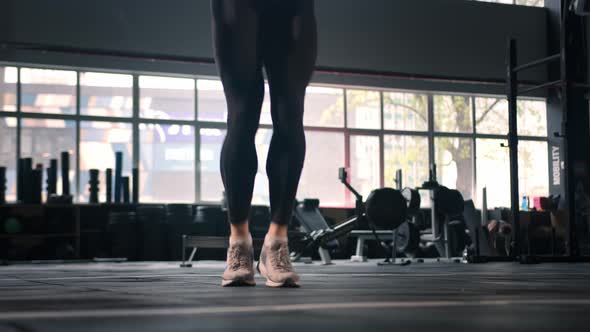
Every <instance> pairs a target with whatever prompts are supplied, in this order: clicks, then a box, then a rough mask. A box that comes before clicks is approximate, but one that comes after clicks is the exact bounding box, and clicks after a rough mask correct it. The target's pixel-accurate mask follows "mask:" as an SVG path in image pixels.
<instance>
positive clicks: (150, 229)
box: [136, 205, 168, 261]
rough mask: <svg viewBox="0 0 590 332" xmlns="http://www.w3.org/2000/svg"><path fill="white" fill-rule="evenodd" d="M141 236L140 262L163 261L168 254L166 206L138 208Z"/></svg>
mask: <svg viewBox="0 0 590 332" xmlns="http://www.w3.org/2000/svg"><path fill="white" fill-rule="evenodd" d="M136 213H137V221H138V226H139V233H140V234H141V236H140V239H141V241H140V248H141V249H140V255H139V256H140V257H139V259H140V260H144V261H163V260H166V259H168V257H167V256H168V255H167V254H166V251H167V250H166V220H167V218H166V214H167V211H166V206H164V205H143V206H138V207H137V212H136Z"/></svg>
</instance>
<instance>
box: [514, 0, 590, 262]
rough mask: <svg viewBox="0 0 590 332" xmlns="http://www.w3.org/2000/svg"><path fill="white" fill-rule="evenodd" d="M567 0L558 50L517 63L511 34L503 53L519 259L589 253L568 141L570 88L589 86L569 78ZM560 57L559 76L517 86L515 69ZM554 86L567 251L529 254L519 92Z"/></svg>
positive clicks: (570, 136)
mask: <svg viewBox="0 0 590 332" xmlns="http://www.w3.org/2000/svg"><path fill="white" fill-rule="evenodd" d="M570 3H571V2H570V1H569V0H565V1H564V3H563V8H562V15H561V26H560V52H559V53H557V54H553V55H550V56H547V57H545V58H542V59H538V60H534V61H531V62H528V63H525V64H522V65H517V42H516V40H515V39H514V38H510V39H509V41H508V45H507V57H506V94H507V99H508V127H509V131H508V147H509V155H510V207H511V217H512V223H513V233H514V234H515V235H514V236H513V240H512V241H513V242H512V249H513V252H512V257H513V258H517V257H518V258H520V260H521V262H522V263H535V262H588V261H590V257H584V256H581V255H580V249H579V243H578V239H577V217H578V214H577V210H576V203H575V188H574V186H573V185H572V179H573V177H574V173H573V164H574V160H573V156H572V153H570V151H569V145H570V141H571V140H572V139H573V136H574V133H573V132H572V130H570V128H571V122H572V121H570V119H569V118H570V112H573V110H572V109H571V107H570V104H569V102H570V100H569V98H570V97H569V94H570V92H571V90H572V89H574V88H580V89H590V85H589V84H587V83H574V82H572V81H571V78H570V77H569V76H570V75H569V74H568V68H569V67H568V66H571V64H570V59H569V56H568V48H569V45H568V41H567V40H568V38H567V37H568V36H569V34H568V26H567V23H568V21H567V19H568V16H569V15H570V14H571V12H570V9H569V4H570ZM557 61H559V69H560V74H559V80H555V81H549V82H545V83H541V84H538V85H535V86H531V87H526V88H522V89H519V83H520V82H519V80H518V73H519V72H522V71H525V70H528V69H531V68H535V67H539V66H543V65H549V64H551V63H553V62H557ZM547 88H555V89H558V91H559V96H560V99H561V100H560V101H561V103H560V104H561V106H560V108H561V111H562V114H563V122H562V131H564V132H562V133H554V135H555V136H556V137H560V138H564V155H565V158H564V162H565V170H566V172H567V176H566V181H565V193H566V202H567V204H568V211H569V220H568V223H567V225H568V226H567V228H568V232H567V248H566V249H567V254H566V255H565V256H531V255H525V254H524V252H523V251H522V248H521V243H520V242H521V241H520V239H519V237H520V236H519V235H520V204H519V203H520V197H519V180H518V121H517V111H518V105H517V100H518V96H519V95H521V94H525V93H530V92H533V91H537V90H540V89H547Z"/></svg>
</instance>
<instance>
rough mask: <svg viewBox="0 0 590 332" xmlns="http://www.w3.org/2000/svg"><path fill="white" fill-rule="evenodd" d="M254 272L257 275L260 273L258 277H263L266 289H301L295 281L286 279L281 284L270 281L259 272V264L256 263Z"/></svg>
mask: <svg viewBox="0 0 590 332" xmlns="http://www.w3.org/2000/svg"><path fill="white" fill-rule="evenodd" d="M256 270H258V273H260V275H261V276H263V277H264V278H265V279H266V286H267V287H270V288H299V287H301V285H300V284H299V282H297V281H295V280H293V279H286V280H285V281H283V282H276V281H272V280H270V279H269V278H268V277H267V276H266V275H265V274H264V273H262V271H261V270H260V262H258V264H256Z"/></svg>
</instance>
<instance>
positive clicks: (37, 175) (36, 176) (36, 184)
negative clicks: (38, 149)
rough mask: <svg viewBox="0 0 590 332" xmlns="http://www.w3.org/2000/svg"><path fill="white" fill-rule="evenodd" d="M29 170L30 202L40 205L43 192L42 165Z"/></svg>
mask: <svg viewBox="0 0 590 332" xmlns="http://www.w3.org/2000/svg"><path fill="white" fill-rule="evenodd" d="M40 166H41V167H40V168H35V169H32V170H31V173H30V174H31V189H30V191H31V201H30V203H33V204H41V202H42V195H41V193H42V192H43V165H40Z"/></svg>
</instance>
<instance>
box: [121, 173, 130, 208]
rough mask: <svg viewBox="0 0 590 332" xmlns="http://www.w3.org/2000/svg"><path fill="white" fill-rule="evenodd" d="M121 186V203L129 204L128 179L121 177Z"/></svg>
mask: <svg viewBox="0 0 590 332" xmlns="http://www.w3.org/2000/svg"><path fill="white" fill-rule="evenodd" d="M121 186H122V187H123V203H125V204H129V177H128V176H123V177H122V178H121Z"/></svg>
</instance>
